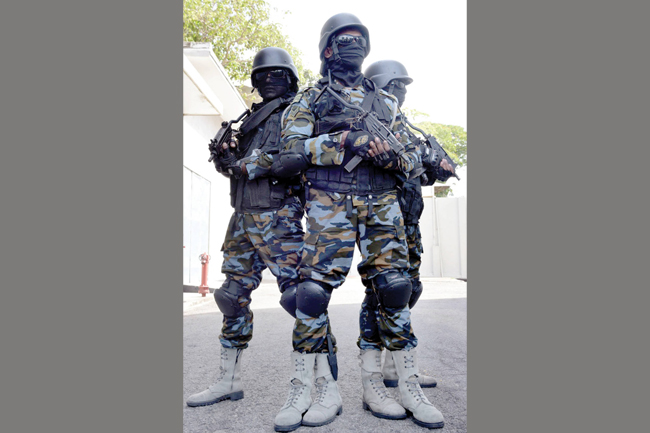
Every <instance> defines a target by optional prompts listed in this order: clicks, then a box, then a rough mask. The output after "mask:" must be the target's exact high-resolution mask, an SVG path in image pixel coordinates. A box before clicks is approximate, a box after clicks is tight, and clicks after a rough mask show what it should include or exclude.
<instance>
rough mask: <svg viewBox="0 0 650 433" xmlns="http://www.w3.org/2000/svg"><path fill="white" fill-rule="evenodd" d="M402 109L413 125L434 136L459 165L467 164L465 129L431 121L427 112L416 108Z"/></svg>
mask: <svg viewBox="0 0 650 433" xmlns="http://www.w3.org/2000/svg"><path fill="white" fill-rule="evenodd" d="M402 111H403V112H404V114H405V115H406V116H407V117H408V119H409V121H410V122H411V123H413V125H415V126H416V127H418V128H420V129H421V130H423V131H424V132H426V133H427V134H429V135H433V136H434V137H436V140H438V143H440V145H441V146H442V147H443V149H445V151H446V152H447V154H448V155H449V156H450V157H451V158H452V159H453V160H454V161H455V162H457V163H458V165H459V166H463V165H465V164H467V131H465V129H464V128H463V127H462V126H457V125H443V124H442V123H433V122H431V121H429V120H428V119H429V116H428V115H427V114H425V113H422V112H420V111H417V110H413V109H408V108H405V109H403V110H402ZM411 119H416V120H419V121H414V120H411ZM414 132H415V133H416V134H419V133H418V132H417V131H414Z"/></svg>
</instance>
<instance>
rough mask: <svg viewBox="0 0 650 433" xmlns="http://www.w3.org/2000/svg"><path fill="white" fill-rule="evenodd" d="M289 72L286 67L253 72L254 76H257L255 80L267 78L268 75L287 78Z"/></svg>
mask: <svg viewBox="0 0 650 433" xmlns="http://www.w3.org/2000/svg"><path fill="white" fill-rule="evenodd" d="M287 74H288V72H287V71H286V69H273V70H270V71H260V72H255V73H254V74H253V77H254V78H255V81H264V80H266V77H271V78H285V77H287Z"/></svg>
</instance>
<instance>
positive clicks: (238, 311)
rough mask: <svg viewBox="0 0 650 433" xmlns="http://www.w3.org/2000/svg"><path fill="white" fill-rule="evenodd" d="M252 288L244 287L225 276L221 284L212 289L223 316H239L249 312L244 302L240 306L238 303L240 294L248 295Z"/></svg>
mask: <svg viewBox="0 0 650 433" xmlns="http://www.w3.org/2000/svg"><path fill="white" fill-rule="evenodd" d="M251 292H252V290H248V289H246V288H244V286H242V285H241V284H239V283H238V282H236V281H234V280H231V279H230V278H227V279H226V281H225V282H224V283H223V285H222V286H221V287H220V288H218V289H217V290H215V291H214V300H215V301H216V302H217V306H218V307H219V310H221V312H222V313H223V315H224V316H229V317H240V316H243V315H245V314H247V313H248V312H250V310H251V309H250V307H249V305H248V304H246V306H245V307H242V306H241V304H240V303H239V297H240V296H246V297H250V294H251Z"/></svg>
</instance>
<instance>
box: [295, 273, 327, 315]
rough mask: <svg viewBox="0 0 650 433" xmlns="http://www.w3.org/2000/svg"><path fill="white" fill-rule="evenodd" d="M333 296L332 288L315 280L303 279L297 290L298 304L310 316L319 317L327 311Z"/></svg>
mask: <svg viewBox="0 0 650 433" xmlns="http://www.w3.org/2000/svg"><path fill="white" fill-rule="evenodd" d="M331 296H332V289H331V288H329V287H323V286H321V285H320V284H318V283H316V282H315V281H311V280H307V281H303V282H302V283H300V284H299V285H298V288H297V290H296V306H297V307H298V309H300V311H302V312H303V313H305V314H306V315H308V316H309V317H318V316H320V315H321V314H323V313H324V312H325V311H327V306H328V305H329V302H330V297H331Z"/></svg>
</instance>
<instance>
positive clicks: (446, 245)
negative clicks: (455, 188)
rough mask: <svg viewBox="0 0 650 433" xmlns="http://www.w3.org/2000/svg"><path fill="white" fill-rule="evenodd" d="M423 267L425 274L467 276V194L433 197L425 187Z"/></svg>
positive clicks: (430, 191)
mask: <svg viewBox="0 0 650 433" xmlns="http://www.w3.org/2000/svg"><path fill="white" fill-rule="evenodd" d="M423 195H424V212H423V214H422V218H421V219H420V230H421V232H422V245H423V247H424V254H423V255H422V267H421V268H420V273H421V275H422V276H425V277H451V278H463V279H466V278H467V197H447V198H436V197H434V196H433V187H425V188H424V190H423Z"/></svg>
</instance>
